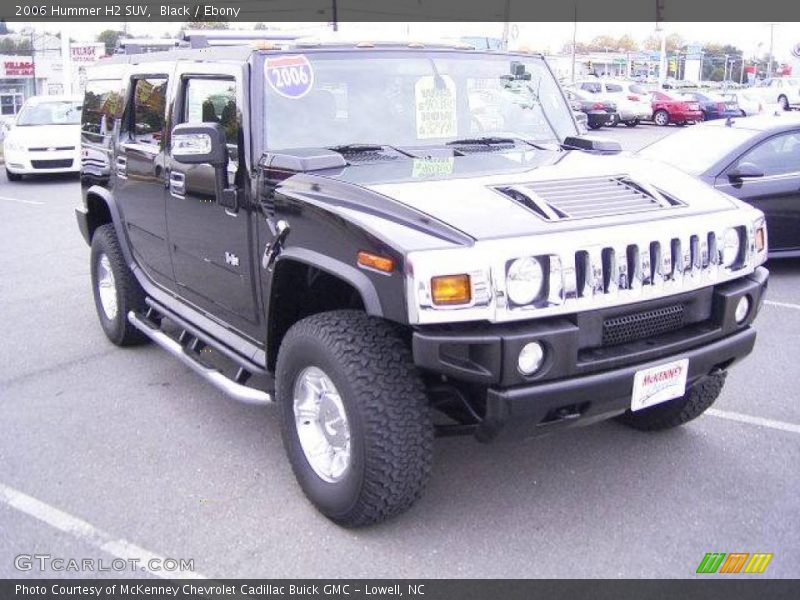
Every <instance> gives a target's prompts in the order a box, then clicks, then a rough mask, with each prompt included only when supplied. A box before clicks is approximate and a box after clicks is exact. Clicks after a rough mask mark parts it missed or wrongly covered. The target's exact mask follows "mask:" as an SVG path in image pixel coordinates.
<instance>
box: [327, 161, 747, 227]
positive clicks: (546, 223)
mask: <svg viewBox="0 0 800 600" xmlns="http://www.w3.org/2000/svg"><path fill="white" fill-rule="evenodd" d="M501 166H502V167H503V168H500V167H501ZM335 177H336V178H337V179H341V180H345V181H347V182H349V183H353V184H357V185H359V186H361V187H364V188H367V189H369V190H371V191H373V192H376V193H378V194H380V195H382V196H384V197H386V198H389V199H391V200H393V201H395V202H399V203H401V204H402V205H405V206H406V207H409V208H411V209H413V210H414V211H418V212H419V213H422V214H424V215H426V216H427V217H430V218H432V219H435V220H436V221H439V222H441V223H444V224H447V225H449V226H450V227H453V228H454V229H457V230H459V231H461V232H463V233H465V234H466V235H468V236H470V237H471V238H473V239H475V240H480V239H495V238H502V237H513V236H522V235H532V234H537V233H552V232H556V231H560V230H565V231H566V230H580V229H584V228H597V227H602V226H605V225H609V226H610V225H619V224H628V223H637V222H641V223H643V224H645V223H648V222H652V221H653V220H662V219H671V218H682V217H687V216H693V215H703V214H709V213H714V212H718V211H724V210H734V209H736V208H737V207H738V204H737V203H736V201H735V200H733V199H732V198H730V197H729V196H727V195H725V194H722V193H721V192H718V191H717V190H715V189H713V188H712V187H710V186H708V185H707V184H705V183H702V182H701V181H699V180H697V179H694V178H692V177H690V176H688V175H686V174H685V173H682V172H681V171H679V170H677V169H675V168H674V167H670V166H668V165H665V164H662V163H657V162H653V161H648V160H644V159H640V158H636V157H631V156H623V155H617V156H597V155H591V154H587V153H584V152H576V151H561V152H553V151H546V150H534V151H531V152H528V151H525V152H519V153H502V154H500V153H483V154H473V155H470V156H464V157H453V158H449V159H435V160H428V161H424V160H422V161H420V160H418V159H415V160H403V161H393V163H392V164H391V165H386V164H377V165H376V164H369V165H367V164H365V165H361V166H354V167H353V166H351V167H348V168H346V169H343V170H342V172H341V173H339V174H338V175H336V176H335ZM614 182H620V183H621V184H623V185H625V186H630V187H632V188H633V189H634V191H637V190H638V191H640V192H642V194H640V195H641V196H642V197H643V198H645V201H646V196H648V195H649V194H648V193H647V191H648V190H649V192H654V193H653V194H652V195H653V196H656V197H657V198H659V199H660V201H661V204H660V205H655V206H654V207H651V208H648V207H646V206H642V205H636V200H635V199H634V198H633V197H632V196H629V197H620V196H619V194H616V193H615V191H614V190H615V189H616V188H615V187H614ZM576 185H577V186H578V187H575V186H576ZM624 191H626V192H627V191H629V190H624ZM578 195H582V197H584V198H586V199H587V201H586V202H584V203H582V205H581V210H580V211H575V210H573V208H575V206H576V203H578V200H576V198H577V196H578ZM665 198H666V199H668V202H667V203H666V204H665V203H664V199H665ZM556 199H557V200H558V202H556ZM551 200H552V201H553V202H552V203H551V202H550V201H551ZM559 202H561V204H559ZM559 207H560V208H559ZM565 207H566V208H565ZM631 208H634V209H635V210H630V209H631Z"/></svg>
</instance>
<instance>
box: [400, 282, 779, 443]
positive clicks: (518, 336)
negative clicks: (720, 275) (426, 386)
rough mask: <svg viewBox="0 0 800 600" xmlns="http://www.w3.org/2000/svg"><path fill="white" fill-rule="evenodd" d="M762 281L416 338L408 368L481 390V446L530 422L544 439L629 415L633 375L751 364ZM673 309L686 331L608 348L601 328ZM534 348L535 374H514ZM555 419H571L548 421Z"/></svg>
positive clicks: (696, 372) (696, 373) (420, 333)
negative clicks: (686, 366)
mask: <svg viewBox="0 0 800 600" xmlns="http://www.w3.org/2000/svg"><path fill="white" fill-rule="evenodd" d="M768 277H769V272H768V271H767V270H766V269H765V268H763V267H759V268H757V269H756V270H755V271H754V272H753V273H752V274H750V275H748V276H746V277H742V278H740V279H736V280H733V281H730V282H727V283H724V284H720V285H717V286H714V287H710V288H703V289H700V290H697V291H694V292H688V293H685V294H678V295H675V296H672V297H668V298H662V299H658V300H654V301H649V302H642V303H640V304H638V305H629V306H624V307H612V308H606V309H601V310H594V311H587V312H584V313H577V314H575V315H567V316H565V317H557V318H550V319H540V320H535V321H529V322H527V323H514V324H504V325H489V324H487V325H484V326H478V325H475V324H471V325H470V324H463V325H452V326H445V327H432V328H425V329H418V330H417V331H415V332H414V335H413V339H412V349H413V355H414V362H415V364H416V365H417V366H418V367H419V368H420V369H421V370H423V371H425V372H428V373H435V374H437V375H439V376H440V377H441V376H444V379H446V380H452V381H455V382H463V383H464V384H466V385H469V386H472V387H473V388H474V387H479V388H481V389H485V390H486V419H485V420H484V422H483V424H482V425H481V426H480V429H479V431H483V433H482V434H481V435H482V436H483V437H485V438H487V439H488V438H491V437H493V436H495V435H496V434H497V432H498V431H499V429H501V428H502V427H501V426H500V423H501V422H502V423H503V424H505V423H507V422H509V421H513V422H516V421H520V420H524V421H526V422H528V425H529V426H530V425H531V422H534V423H533V425H534V429H536V428H537V427H538V426H539V425H540V424H541V423H542V422H546V423H547V425H548V427H547V429H551V428H553V426H554V425H555V423H556V422H558V423H561V424H562V425H564V424H568V423H569V424H579V423H583V422H593V421H595V420H599V419H600V418H607V417H608V416H613V414H615V413H619V412H622V411H624V410H625V409H626V407H628V406H629V404H630V395H631V390H632V385H633V375H634V374H635V372H636V371H638V370H640V369H643V368H646V367H648V366H652V365H658V364H660V363H664V362H669V361H671V360H675V359H677V358H685V357H688V358H689V359H690V382H691V381H692V378H694V380H696V379H698V378H700V377H702V376H704V375H706V374H708V373H710V372H711V371H712V370H714V369H725V368H727V367H728V366H729V365H730V364H731V363H732V362H734V361H736V360H738V359H740V358H742V357H743V356H745V355H747V354H748V353H749V352H750V351H751V350H752V348H753V343H754V340H755V331H754V330H752V329H750V325H751V324H752V322H753V320H754V319H755V317H756V316H757V314H758V311H759V309H760V307H761V306H762V303H763V300H764V297H765V292H766V288H767V281H768ZM744 296H747V297H748V298H749V300H750V307H751V308H750V310H749V313H748V314H747V316H746V318H745V319H744V321H743V322H742V323H737V322H736V319H735V317H734V312H735V309H736V306H737V304H738V303H739V301H740V299H741V298H742V297H744ZM677 304H679V305H681V306H683V310H684V311H685V312H684V314H685V315H686V324H685V325H684V326H683V327H681V328H679V329H677V330H668V331H666V332H665V333H661V334H658V335H655V336H650V337H644V338H639V339H635V340H634V341H628V342H625V343H619V344H613V343H612V344H610V345H604V343H603V339H604V338H603V334H602V332H603V329H604V326H605V323H606V320H607V319H617V318H619V317H625V316H626V315H635V314H640V313H641V312H643V311H645V312H646V311H653V310H656V311H657V310H659V309H661V308H665V307H670V306H675V305H677ZM533 341H536V342H539V343H540V344H541V345H542V346H543V347H544V349H545V360H544V362H543V366H542V367H541V368H540V370H539V371H538V372H536V373H535V374H533V375H531V376H525V375H523V374H521V373H520V372H519V371H518V370H517V358H518V356H519V354H520V351H521V350H522V348H523V347H524V346H525V345H526V344H528V343H530V342H533ZM626 403H627V404H626ZM553 411H556V412H559V411H560V412H562V413H564V414H567V415H569V417H568V418H564V419H562V418H559V419H557V420H554V419H552V418H550V417H551V416H552V414H551V413H553Z"/></svg>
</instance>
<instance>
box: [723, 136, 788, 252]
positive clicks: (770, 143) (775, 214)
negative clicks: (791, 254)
mask: <svg viewBox="0 0 800 600" xmlns="http://www.w3.org/2000/svg"><path fill="white" fill-rule="evenodd" d="M745 162H747V163H751V164H753V165H755V166H756V167H758V168H759V169H761V170H762V171H763V172H764V175H763V177H748V178H746V179H739V180H737V179H731V178H729V177H728V175H727V173H728V171H730V169H732V168H734V167H736V166H738V165H739V164H741V163H745ZM716 187H717V188H718V189H719V190H721V191H723V192H725V193H726V194H730V195H732V196H735V197H737V198H739V199H741V200H744V201H745V202H747V203H749V204H752V205H753V206H755V207H756V208H758V209H759V210H761V211H763V213H764V215H765V216H766V218H767V231H768V233H769V248H770V251H795V250H800V131H793V132H787V133H781V134H778V135H775V136H773V137H771V138H769V139H767V140H765V141H763V142H761V143H760V144H759V145H757V146H756V147H754V148H753V149H751V150H749V151H748V152H747V153H745V154H744V155H743V156H741V157H740V158H739V159H738V160H737V161H736V162H735V163H733V164H732V165H731V166H729V167H728V168H727V169H726V170H725V172H723V173H722V174H721V175H720V176H719V177H718V178H717V180H716Z"/></svg>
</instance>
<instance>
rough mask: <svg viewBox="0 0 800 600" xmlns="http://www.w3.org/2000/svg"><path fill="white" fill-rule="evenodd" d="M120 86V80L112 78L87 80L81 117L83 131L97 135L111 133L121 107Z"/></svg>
mask: <svg viewBox="0 0 800 600" xmlns="http://www.w3.org/2000/svg"><path fill="white" fill-rule="evenodd" d="M120 87H121V86H120V82H119V81H117V80H112V79H109V80H96V81H89V82H87V84H86V93H85V95H84V98H83V116H82V118H81V131H82V132H83V133H85V134H96V135H98V136H107V135H111V134H112V133H113V131H114V125H115V124H116V122H117V118H118V116H119V113H120V110H121V109H122V94H121V93H120Z"/></svg>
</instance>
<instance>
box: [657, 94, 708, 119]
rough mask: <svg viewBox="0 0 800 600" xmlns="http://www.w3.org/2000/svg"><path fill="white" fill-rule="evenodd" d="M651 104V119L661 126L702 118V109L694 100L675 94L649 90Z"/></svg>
mask: <svg viewBox="0 0 800 600" xmlns="http://www.w3.org/2000/svg"><path fill="white" fill-rule="evenodd" d="M650 99H651V106H652V109H653V116H652V120H653V122H654V123H655V124H656V125H661V126H662V127H664V126H667V125H669V124H670V123H675V124H676V125H680V126H683V125H686V124H687V123H695V122H697V121H702V120H703V111H702V110H700V104H699V103H698V102H697V101H696V100H687V99H685V98H681V97H680V96H678V95H677V94H675V95H673V94H667V93H666V92H660V91H658V90H655V91H653V92H650Z"/></svg>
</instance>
